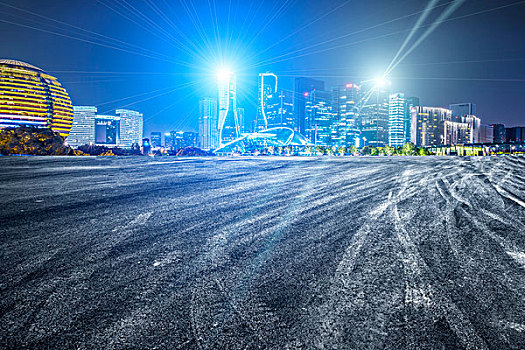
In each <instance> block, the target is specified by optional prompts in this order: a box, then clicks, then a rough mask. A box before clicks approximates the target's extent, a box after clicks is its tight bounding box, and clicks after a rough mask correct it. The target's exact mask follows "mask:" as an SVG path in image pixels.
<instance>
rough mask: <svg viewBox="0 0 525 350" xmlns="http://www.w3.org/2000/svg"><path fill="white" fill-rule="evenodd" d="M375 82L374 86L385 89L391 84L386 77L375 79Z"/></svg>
mask: <svg viewBox="0 0 525 350" xmlns="http://www.w3.org/2000/svg"><path fill="white" fill-rule="evenodd" d="M375 81H376V85H377V86H379V87H385V86H389V85H392V83H391V82H390V81H389V80H388V79H387V78H386V77H380V78H376V79H375Z"/></svg>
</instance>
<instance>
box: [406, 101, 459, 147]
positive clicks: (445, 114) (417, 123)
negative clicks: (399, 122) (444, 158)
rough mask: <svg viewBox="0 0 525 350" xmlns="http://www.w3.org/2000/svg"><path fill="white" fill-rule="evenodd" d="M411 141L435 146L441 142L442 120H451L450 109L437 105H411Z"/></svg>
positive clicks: (421, 144)
mask: <svg viewBox="0 0 525 350" xmlns="http://www.w3.org/2000/svg"><path fill="white" fill-rule="evenodd" d="M411 113H412V121H411V142H412V143H413V144H415V145H416V146H436V145H440V144H442V143H443V140H442V138H443V137H442V131H441V129H442V126H443V123H442V122H443V121H445V120H448V121H451V116H452V111H451V110H450V109H445V108H438V107H423V106H417V107H412V109H411Z"/></svg>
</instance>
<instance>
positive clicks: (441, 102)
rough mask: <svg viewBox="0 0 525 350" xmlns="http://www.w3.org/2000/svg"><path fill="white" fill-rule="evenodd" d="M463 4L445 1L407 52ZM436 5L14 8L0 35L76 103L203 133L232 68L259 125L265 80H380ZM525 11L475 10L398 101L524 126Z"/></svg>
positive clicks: (419, 52) (407, 81)
mask: <svg viewBox="0 0 525 350" xmlns="http://www.w3.org/2000/svg"><path fill="white" fill-rule="evenodd" d="M449 3H450V2H446V1H438V2H437V5H436V6H437V8H435V9H434V10H433V11H432V13H431V14H430V16H428V18H426V19H425V21H424V22H423V23H422V25H423V27H422V28H421V29H419V31H418V32H416V34H415V35H414V37H413V38H412V41H411V44H409V45H408V46H407V47H406V49H405V50H404V51H403V52H406V50H407V49H408V48H410V46H411V45H412V42H414V41H415V40H417V39H418V38H420V37H421V35H422V33H423V32H424V31H425V30H426V29H427V28H429V26H430V25H432V23H435V22H436V19H437V18H438V17H439V16H440V15H441V14H442V13H443V11H444V10H445V9H446V8H447V6H448V5H447V4H449ZM208 4H209V6H208ZM425 5H426V4H422V3H421V2H420V1H415V0H408V1H379V0H373V1H367V2H366V3H362V2H361V3H357V2H351V1H337V2H330V4H329V5H327V4H326V3H324V4H322V3H317V2H306V3H298V2H296V1H286V2H284V3H283V2H277V1H265V2H261V3H252V2H241V1H211V2H206V3H204V4H197V3H192V2H182V3H180V4H178V5H175V4H171V3H169V4H168V3H167V2H164V1H163V2H159V3H153V2H141V3H133V4H132V3H129V2H128V3H126V2H125V1H124V2H114V1H108V0H104V1H102V0H101V1H96V2H89V3H86V2H82V1H79V0H73V1H69V2H68V3H67V5H64V3H63V2H62V1H58V0H50V1H47V2H45V3H42V2H37V1H29V0H17V1H13V0H8V1H2V2H1V3H0V14H1V15H0V30H2V31H3V32H4V33H8V34H9V35H4V37H3V45H2V48H3V51H2V53H1V55H0V56H2V58H12V59H16V60H21V61H25V62H28V63H30V64H33V65H35V66H38V67H40V68H42V69H43V70H44V71H46V72H48V73H50V74H53V75H55V76H56V77H57V78H58V79H59V80H60V81H61V82H62V83H63V85H64V87H65V88H66V89H67V91H68V92H69V94H70V96H71V98H72V101H73V104H74V105H93V106H97V107H98V108H99V111H100V112H101V113H111V112H112V111H114V110H115V109H117V108H121V107H124V108H130V109H136V110H139V111H140V112H142V113H143V114H144V120H145V123H144V124H145V135H146V136H148V135H149V133H150V132H151V131H162V132H165V131H169V130H195V129H196V126H197V116H198V115H197V113H198V100H199V98H200V97H203V96H207V95H213V94H214V84H215V81H214V77H215V75H214V74H215V70H216V69H217V68H218V67H220V66H221V65H228V66H230V67H231V68H232V70H234V71H235V72H236V73H237V74H238V80H239V95H240V96H239V100H240V106H241V107H244V108H245V109H246V115H247V118H248V119H252V118H254V117H255V111H256V109H255V98H256V84H257V74H258V73H259V72H265V71H271V72H274V73H276V74H277V75H279V76H280V78H281V86H282V87H283V88H284V89H290V90H291V89H292V88H293V79H294V78H295V77H298V76H305V77H313V78H317V79H321V80H324V81H325V82H326V86H327V87H330V86H332V85H336V84H344V83H347V82H359V81H362V80H366V79H373V78H375V77H377V76H380V75H381V74H382V73H383V72H384V71H385V69H386V68H387V66H388V65H389V63H390V62H391V61H392V59H393V58H394V56H395V54H396V52H397V51H398V49H399V48H400V47H401V45H402V43H403V41H404V40H405V38H406V37H407V35H408V34H409V32H410V30H411V29H412V28H413V27H414V25H415V24H416V22H417V20H418V18H420V15H421V11H423V9H424V8H425ZM524 15H525V1H499V2H498V3H497V4H496V3H494V1H488V0H483V1H475V2H474V1H466V2H465V3H464V4H462V5H461V6H460V7H459V8H458V9H457V10H455V11H454V12H453V13H452V14H451V15H450V17H448V18H446V19H445V21H444V22H443V23H441V24H440V25H439V26H437V28H436V30H435V31H433V32H432V33H431V34H430V35H429V36H428V37H427V38H426V39H425V40H423V41H422V42H421V44H420V45H419V46H418V47H417V48H416V49H415V50H414V51H413V52H411V53H410V54H409V55H408V56H407V57H406V58H405V59H404V61H403V62H401V64H400V65H399V66H398V67H397V68H396V69H395V70H393V72H392V73H391V74H390V75H389V79H390V80H391V81H392V92H398V91H399V92H405V93H406V94H407V95H409V96H418V97H420V99H421V104H422V105H425V106H436V107H448V106H449V105H450V104H453V103H461V102H472V103H475V104H476V105H477V111H478V116H479V117H480V118H481V120H482V122H483V123H485V124H492V123H502V124H505V125H506V126H508V127H512V126H523V124H525V115H524V112H523V110H524V109H525V101H524V99H523V98H522V96H523V95H524V92H525V66H524V65H523V61H525V48H524V47H523V45H520V43H522V41H523V37H524V34H525V23H524V22H523V20H522V18H523V16H524ZM175 89H176V90H175ZM127 97H131V98H127Z"/></svg>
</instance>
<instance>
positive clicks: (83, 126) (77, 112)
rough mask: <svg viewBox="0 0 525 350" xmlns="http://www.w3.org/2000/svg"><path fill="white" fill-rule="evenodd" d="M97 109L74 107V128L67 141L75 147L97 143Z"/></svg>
mask: <svg viewBox="0 0 525 350" xmlns="http://www.w3.org/2000/svg"><path fill="white" fill-rule="evenodd" d="M96 115H97V107H93V106H73V126H72V128H71V131H70V133H69V136H68V137H67V139H66V141H67V143H68V144H69V145H71V146H73V147H79V146H83V145H88V144H94V143H95V117H96Z"/></svg>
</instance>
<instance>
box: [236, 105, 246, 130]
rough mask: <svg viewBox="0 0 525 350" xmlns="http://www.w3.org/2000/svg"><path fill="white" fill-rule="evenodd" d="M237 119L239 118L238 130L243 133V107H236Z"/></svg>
mask: <svg viewBox="0 0 525 350" xmlns="http://www.w3.org/2000/svg"><path fill="white" fill-rule="evenodd" d="M237 119H238V120H239V132H240V133H241V134H244V131H245V127H244V122H245V120H244V108H237Z"/></svg>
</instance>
